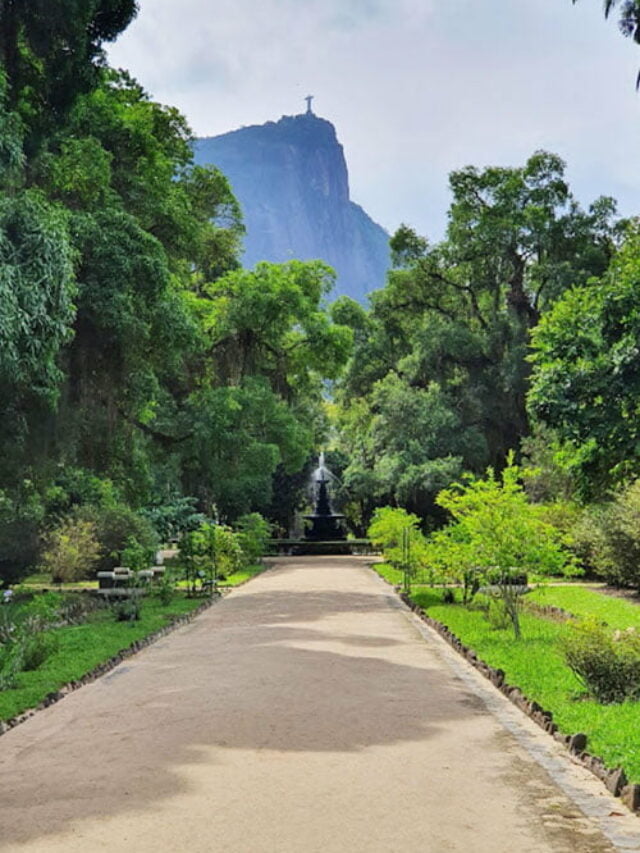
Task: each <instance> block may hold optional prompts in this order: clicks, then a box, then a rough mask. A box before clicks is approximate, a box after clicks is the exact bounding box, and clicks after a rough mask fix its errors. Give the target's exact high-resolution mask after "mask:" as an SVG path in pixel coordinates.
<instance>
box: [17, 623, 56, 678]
mask: <svg viewBox="0 0 640 853" xmlns="http://www.w3.org/2000/svg"><path fill="white" fill-rule="evenodd" d="M58 645H59V644H58V638H57V637H56V635H55V634H52V633H50V632H44V631H36V632H35V633H31V634H29V635H25V636H24V637H23V639H22V646H23V648H22V660H21V663H22V666H21V668H22V669H23V670H24V671H25V672H31V671H32V670H34V669H38V667H39V666H41V665H42V664H43V663H44V662H45V661H46V660H47V658H49V657H50V656H51V655H52V654H54V653H55V652H56V651H57V650H58Z"/></svg>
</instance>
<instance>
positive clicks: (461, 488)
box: [428, 454, 576, 638]
mask: <svg viewBox="0 0 640 853" xmlns="http://www.w3.org/2000/svg"><path fill="white" fill-rule="evenodd" d="M436 503H437V504H438V505H439V506H441V507H442V508H443V509H446V510H447V511H448V512H449V513H450V514H451V516H452V517H453V522H452V523H451V524H450V525H449V526H448V527H446V528H444V529H443V530H439V531H436V533H434V534H433V535H432V537H431V538H430V540H429V543H428V554H429V556H430V557H431V560H432V562H434V563H438V564H439V565H441V566H442V568H443V569H445V570H448V572H449V576H450V577H451V578H452V579H453V580H458V581H460V582H462V583H463V586H464V594H465V599H467V600H468V594H467V591H468V590H469V589H470V591H471V593H473V592H474V590H477V589H479V588H480V587H481V586H482V585H483V584H485V583H487V581H488V580H489V578H490V577H492V576H493V577H496V578H497V582H496V590H497V592H496V594H497V595H498V596H499V597H500V599H501V601H502V603H503V605H504V608H505V610H506V612H507V613H508V614H509V617H510V619H511V624H512V626H513V631H514V635H515V637H516V638H518V637H520V610H521V606H522V602H521V598H522V595H521V593H522V591H523V590H522V586H519V585H518V584H516V583H514V579H517V574H518V573H524V572H526V571H527V570H534V571H536V572H540V573H542V574H569V573H575V571H576V568H575V566H574V565H573V561H572V559H571V555H570V554H569V553H568V552H567V551H566V549H565V548H564V547H563V546H564V542H563V537H562V534H561V533H560V531H559V530H557V529H556V528H555V527H553V526H552V525H551V524H548V523H547V522H545V521H543V520H542V519H541V518H540V517H539V513H538V510H537V508H536V507H535V506H533V505H532V504H530V503H529V501H528V500H527V496H526V494H525V492H524V489H523V487H522V485H521V483H520V470H519V468H518V467H517V466H516V465H514V464H513V454H509V458H508V460H507V467H506V468H505V469H504V470H503V471H502V474H501V477H500V478H499V479H498V478H497V477H496V476H495V474H494V472H493V470H492V469H488V470H487V474H486V476H485V477H484V478H482V479H481V478H478V477H471V476H469V477H467V482H466V483H465V484H464V485H463V484H459V483H457V484H454V485H453V486H452V487H451V488H449V489H444V490H443V491H442V492H440V493H439V494H438V497H437V498H436ZM492 573H493V574H492Z"/></svg>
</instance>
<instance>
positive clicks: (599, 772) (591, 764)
mask: <svg viewBox="0 0 640 853" xmlns="http://www.w3.org/2000/svg"><path fill="white" fill-rule="evenodd" d="M398 595H399V596H400V598H401V599H402V601H403V602H404V603H405V604H406V605H407V607H409V608H410V609H411V610H412V611H413V612H414V613H415V614H416V615H417V616H418V617H419V618H420V619H422V621H423V622H425V623H426V624H427V625H429V627H430V628H433V630H434V631H436V632H437V633H438V634H439V635H440V636H441V637H442V638H443V639H444V640H446V642H447V643H449V645H450V646H451V647H452V648H453V649H455V651H457V652H458V654H460V655H461V656H462V657H463V658H465V659H466V660H467V661H468V662H469V663H470V664H471V665H472V666H473V667H474V668H475V669H477V670H478V672H480V673H481V674H482V675H484V677H485V678H487V679H488V680H489V681H490V682H491V683H492V684H493V686H494V687H496V688H497V689H498V690H499V691H500V692H501V693H502V694H503V695H504V696H506V697H507V699H509V701H510V702H512V703H513V704H514V705H515V706H516V707H517V708H519V709H520V710H521V711H523V712H524V713H525V714H526V715H527V716H528V717H530V718H531V719H532V720H533V722H534V723H536V724H537V725H538V726H540V728H541V729H543V730H544V731H545V732H547V734H549V735H551V737H553V738H554V740H556V741H558V742H559V743H561V744H563V745H564V746H565V747H566V748H567V749H568V750H569V752H570V753H571V754H572V756H573V758H574V759H575V760H576V761H577V762H578V763H579V764H581V765H582V766H583V767H585V768H586V769H587V770H589V771H590V772H591V773H593V775H594V776H596V777H597V778H598V779H600V781H601V782H603V783H604V785H605V786H606V788H607V790H608V791H609V792H610V793H612V794H613V795H614V796H616V797H621V798H622V801H623V802H624V804H625V805H626V806H627V807H628V808H629V809H631V810H632V811H634V812H636V813H639V812H640V785H638V784H630V783H629V781H628V779H627V777H626V774H625V772H624V769H623V768H622V767H616V768H614V769H610V768H608V767H606V765H605V763H604V761H603V760H602V759H601V758H598V757H597V756H595V755H591V753H589V752H587V749H586V747H587V736H586V735H585V734H583V733H582V732H579V733H577V734H573V735H564V734H562V733H561V732H559V731H558V726H557V725H556V723H554V722H553V714H552V712H551V711H546V710H545V709H544V708H542V706H541V705H539V704H538V702H536V701H534V700H530V699H528V698H527V697H526V696H525V695H524V693H523V692H522V691H521V690H520V688H519V687H516V686H515V685H512V684H508V683H507V682H506V681H505V674H504V671H503V670H501V669H496V668H494V667H492V666H489V664H488V663H486V662H485V661H483V660H482V659H481V658H479V657H478V656H477V654H476V653H475V652H474V651H473V649H470V648H469V647H468V646H466V645H465V644H464V643H463V642H462V641H461V640H460V638H459V637H457V636H456V635H455V634H454V633H453V631H451V630H449V628H448V627H447V626H446V625H444V624H443V623H442V622H439V621H438V620H437V619H433V618H432V617H431V616H429V615H428V614H427V613H425V611H424V610H423V609H422V608H421V607H420V605H419V604H416V602H415V601H413V600H412V599H411V598H410V597H409V596H408V595H407V594H406V593H404V592H400V591H398Z"/></svg>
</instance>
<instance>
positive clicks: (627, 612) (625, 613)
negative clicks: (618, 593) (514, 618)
mask: <svg viewBox="0 0 640 853" xmlns="http://www.w3.org/2000/svg"><path fill="white" fill-rule="evenodd" d="M527 600H528V601H535V602H536V604H542V605H545V604H551V605H553V606H554V607H562V609H563V610H566V611H567V612H569V613H573V614H574V615H575V616H579V617H582V616H597V617H598V619H602V621H603V622H606V623H607V625H610V626H611V627H612V628H629V627H631V626H633V627H634V628H640V605H638V604H634V603H633V602H632V601H625V600H624V599H623V598H615V597H613V596H611V595H605V593H603V592H598V591H597V590H593V589H585V588H584V587H583V588H581V587H564V586H541V587H539V588H538V589H535V590H533V592H530V593H529V594H528V595H527Z"/></svg>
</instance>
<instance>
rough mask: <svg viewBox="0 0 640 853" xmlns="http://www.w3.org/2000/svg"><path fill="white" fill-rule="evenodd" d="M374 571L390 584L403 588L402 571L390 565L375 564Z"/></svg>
mask: <svg viewBox="0 0 640 853" xmlns="http://www.w3.org/2000/svg"><path fill="white" fill-rule="evenodd" d="M373 569H374V570H375V571H376V572H377V573H378V574H379V575H380V577H381V578H384V579H385V580H386V581H389V583H392V584H393V585H394V586H402V578H403V575H402V572H401V571H400V569H394V568H393V566H390V565H389V563H373Z"/></svg>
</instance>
